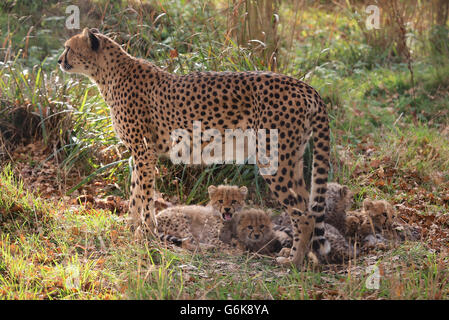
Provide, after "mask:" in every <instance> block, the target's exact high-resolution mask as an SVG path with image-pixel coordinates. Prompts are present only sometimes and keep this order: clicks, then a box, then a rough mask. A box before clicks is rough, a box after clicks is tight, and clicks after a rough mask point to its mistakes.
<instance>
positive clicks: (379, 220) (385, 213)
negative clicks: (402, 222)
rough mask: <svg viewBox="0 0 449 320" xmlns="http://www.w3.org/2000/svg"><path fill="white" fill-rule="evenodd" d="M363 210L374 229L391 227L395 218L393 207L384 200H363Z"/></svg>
mask: <svg viewBox="0 0 449 320" xmlns="http://www.w3.org/2000/svg"><path fill="white" fill-rule="evenodd" d="M363 210H364V211H365V212H366V213H367V214H368V215H369V217H370V218H371V220H372V221H373V224H374V227H378V228H382V227H384V226H391V224H392V223H393V220H394V218H395V212H394V209H393V206H392V205H391V204H389V203H388V202H387V201H385V200H369V199H365V200H364V201H363Z"/></svg>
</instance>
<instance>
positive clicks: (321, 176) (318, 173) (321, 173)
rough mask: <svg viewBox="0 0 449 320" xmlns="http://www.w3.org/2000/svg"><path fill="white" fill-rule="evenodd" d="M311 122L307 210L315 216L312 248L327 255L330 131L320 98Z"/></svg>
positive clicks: (328, 246) (324, 107) (324, 108)
mask: <svg viewBox="0 0 449 320" xmlns="http://www.w3.org/2000/svg"><path fill="white" fill-rule="evenodd" d="M311 124H312V130H313V131H312V138H313V149H314V150H313V167H312V168H313V169H312V181H311V191H310V199H309V212H311V214H312V215H313V216H314V217H315V229H314V233H313V238H312V248H313V250H315V251H317V252H319V253H320V254H321V255H327V254H328V253H329V251H330V249H331V247H330V244H329V241H328V240H327V239H326V238H325V236H324V214H325V206H326V203H325V195H326V189H327V179H328V172H329V152H330V151H329V150H330V147H329V145H330V131H329V119H328V116H327V112H326V106H325V104H324V103H323V101H322V100H321V99H319V107H318V110H317V112H316V113H315V117H314V118H313V119H312V121H311Z"/></svg>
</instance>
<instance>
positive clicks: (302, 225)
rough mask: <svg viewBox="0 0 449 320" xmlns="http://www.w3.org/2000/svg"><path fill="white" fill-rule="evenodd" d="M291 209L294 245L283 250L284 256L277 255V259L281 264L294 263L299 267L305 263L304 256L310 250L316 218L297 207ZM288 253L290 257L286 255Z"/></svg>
mask: <svg viewBox="0 0 449 320" xmlns="http://www.w3.org/2000/svg"><path fill="white" fill-rule="evenodd" d="M289 210H292V212H293V214H292V215H290V217H291V219H292V225H293V246H292V248H291V249H289V250H281V252H282V255H283V256H279V257H277V258H276V261H277V263H279V264H281V265H289V266H290V265H292V264H293V265H294V266H296V267H297V268H299V267H301V266H302V265H303V262H304V257H305V256H306V254H307V253H308V252H309V251H310V244H311V241H310V240H311V238H312V235H313V229H314V225H315V219H314V217H313V216H312V215H307V214H305V213H300V212H299V211H298V210H297V209H289ZM284 249H287V248H284ZM287 253H288V254H289V256H288V257H286V256H285V255H286V254H287Z"/></svg>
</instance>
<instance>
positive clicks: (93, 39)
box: [83, 28, 100, 51]
mask: <svg viewBox="0 0 449 320" xmlns="http://www.w3.org/2000/svg"><path fill="white" fill-rule="evenodd" d="M92 30H93V31H91V30H89V28H84V30H83V37H84V38H86V39H87V43H88V44H89V48H91V49H92V50H93V51H98V48H99V47H100V40H98V38H97V36H96V35H95V33H98V30H97V29H92Z"/></svg>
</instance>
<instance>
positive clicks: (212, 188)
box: [207, 186, 217, 197]
mask: <svg viewBox="0 0 449 320" xmlns="http://www.w3.org/2000/svg"><path fill="white" fill-rule="evenodd" d="M215 191H217V187H216V186H209V188H207V192H209V197H212V195H213V194H214V193H215Z"/></svg>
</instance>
